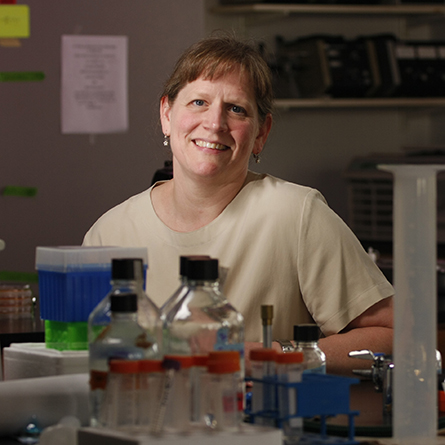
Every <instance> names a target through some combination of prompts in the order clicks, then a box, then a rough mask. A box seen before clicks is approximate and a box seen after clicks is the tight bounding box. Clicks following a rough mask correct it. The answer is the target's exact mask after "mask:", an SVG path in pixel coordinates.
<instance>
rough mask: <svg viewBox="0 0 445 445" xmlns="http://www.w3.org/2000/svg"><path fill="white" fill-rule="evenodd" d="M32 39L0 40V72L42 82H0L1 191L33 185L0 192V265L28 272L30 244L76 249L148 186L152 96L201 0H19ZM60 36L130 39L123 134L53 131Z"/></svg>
mask: <svg viewBox="0 0 445 445" xmlns="http://www.w3.org/2000/svg"><path fill="white" fill-rule="evenodd" d="M17 3H18V4H27V5H29V7H30V10H31V37H30V38H29V39H23V40H22V46H21V47H20V48H5V47H1V46H0V72H3V71H43V72H44V73H45V76H46V78H45V80H44V81H42V82H21V83H19V82H11V83H0V190H1V189H3V188H4V187H5V186H7V185H17V186H29V187H37V189H38V192H37V196H36V197H34V198H20V197H6V196H1V195H0V239H3V240H4V241H5V243H6V249H5V250H3V251H0V271H5V270H6V271H20V272H34V260H35V248H36V246H53V245H79V244H80V243H81V242H82V238H83V235H84V233H85V232H86V230H87V229H88V228H89V227H90V226H91V224H92V223H93V222H94V221H95V220H96V219H97V218H98V217H99V216H100V215H101V214H102V213H103V212H104V211H106V210H107V209H109V208H110V207H112V206H113V205H115V204H117V203H119V202H121V201H122V200H124V199H125V198H127V197H129V196H130V195H133V194H135V193H138V192H139V191H141V190H143V189H145V188H147V187H148V186H149V185H150V183H151V179H152V177H153V174H154V172H155V170H156V169H158V168H160V167H162V165H163V162H164V160H165V159H167V156H168V154H167V153H166V152H165V149H164V148H163V146H162V133H161V130H160V127H159V126H158V94H159V92H160V89H161V86H162V83H163V81H164V80H165V76H166V74H167V73H169V72H170V71H171V68H172V66H173V63H174V61H175V60H176V59H177V57H178V55H179V54H180V53H181V52H182V50H183V49H184V48H185V47H186V46H188V45H189V44H191V43H192V42H194V41H195V40H197V39H198V38H200V37H201V36H202V35H203V32H204V31H203V30H204V25H203V20H204V18H203V14H204V8H203V5H202V0H187V2H186V4H187V7H184V4H185V3H184V2H182V1H180V0H162V1H159V0H131V1H122V0H94V1H91V0H75V1H61V0H45V1H43V2H42V1H41V0H26V1H25V0H18V2H17ZM64 34H84V35H89V34H91V35H127V36H128V37H129V116H130V127H129V131H128V132H125V133H122V134H107V135H97V136H94V137H90V136H89V135H83V134H82V135H62V134H61V133H60V41H61V36H62V35H64Z"/></svg>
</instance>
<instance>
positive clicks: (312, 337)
mask: <svg viewBox="0 0 445 445" xmlns="http://www.w3.org/2000/svg"><path fill="white" fill-rule="evenodd" d="M319 338H320V329H319V328H318V326H317V325H316V324H297V325H295V326H294V340H295V341H296V342H299V341H318V339H319Z"/></svg>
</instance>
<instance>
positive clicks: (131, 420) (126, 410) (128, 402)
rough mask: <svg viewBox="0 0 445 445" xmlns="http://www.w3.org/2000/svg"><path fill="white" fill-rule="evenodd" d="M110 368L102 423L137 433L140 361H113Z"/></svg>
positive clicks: (116, 428) (108, 426)
mask: <svg viewBox="0 0 445 445" xmlns="http://www.w3.org/2000/svg"><path fill="white" fill-rule="evenodd" d="M109 368H110V369H109V374H108V381H107V388H106V391H105V397H104V402H103V405H102V409H101V412H100V415H99V416H100V417H99V420H100V423H101V425H103V426H105V427H107V428H111V429H115V430H123V431H126V432H135V431H136V428H137V425H138V411H139V409H138V408H139V407H138V401H139V400H138V391H139V361H138V360H115V359H112V360H110V362H109Z"/></svg>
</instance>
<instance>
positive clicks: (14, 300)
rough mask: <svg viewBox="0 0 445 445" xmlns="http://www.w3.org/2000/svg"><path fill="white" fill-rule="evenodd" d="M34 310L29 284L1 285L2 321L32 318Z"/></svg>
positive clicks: (0, 306) (0, 316)
mask: <svg viewBox="0 0 445 445" xmlns="http://www.w3.org/2000/svg"><path fill="white" fill-rule="evenodd" d="M33 309H34V308H33V296H32V291H31V289H30V287H29V284H17V283H1V284H0V319H20V318H32V317H33Z"/></svg>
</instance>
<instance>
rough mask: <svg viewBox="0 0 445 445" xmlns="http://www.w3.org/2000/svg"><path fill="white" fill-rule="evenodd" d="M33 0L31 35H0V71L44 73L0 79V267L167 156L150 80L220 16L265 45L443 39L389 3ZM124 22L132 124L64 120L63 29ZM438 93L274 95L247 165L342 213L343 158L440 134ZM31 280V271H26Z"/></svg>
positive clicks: (80, 231) (102, 205) (29, 267)
mask: <svg viewBox="0 0 445 445" xmlns="http://www.w3.org/2000/svg"><path fill="white" fill-rule="evenodd" d="M17 4H26V5H29V7H30V11H31V35H30V37H29V38H27V39H22V40H20V43H21V46H20V47H15V48H11V47H5V46H0V72H9V71H16V72H36V71H37V72H43V73H44V75H45V78H44V80H42V81H33V82H32V81H28V82H0V190H4V189H5V188H7V187H9V186H18V187H31V188H35V190H37V193H36V194H35V196H7V195H5V194H4V193H1V194H0V239H1V240H3V241H4V243H5V248H4V250H2V251H0V273H2V274H3V275H2V276H3V277H5V276H8V273H9V272H13V273H35V249H36V247H37V246H57V245H80V244H81V243H82V239H83V235H84V234H85V232H86V231H87V230H88V228H89V227H90V226H91V225H92V224H93V223H94V221H95V220H96V219H97V218H98V217H99V216H100V215H101V214H103V213H104V212H105V211H106V210H108V209H109V208H111V207H113V206H114V205H116V204H118V203H120V202H122V201H123V200H125V199H126V198H128V197H129V196H131V195H134V194H137V193H139V192H141V191H142V190H144V189H146V188H147V187H149V186H150V184H151V181H152V178H153V175H154V173H155V172H156V171H157V170H158V169H160V168H162V167H163V165H164V161H166V160H168V159H169V158H170V157H169V153H168V150H167V149H166V148H165V147H163V144H162V132H161V129H160V125H159V113H158V109H159V108H158V100H159V92H160V91H161V87H162V84H163V82H164V80H165V79H166V76H167V75H168V74H169V73H170V72H171V69H172V67H173V64H174V62H175V60H176V59H177V57H178V56H179V55H180V54H181V53H182V51H183V50H184V49H185V48H186V47H187V46H189V45H190V44H192V43H193V42H195V41H196V40H198V39H199V38H201V37H204V36H206V35H208V34H209V33H210V32H211V31H212V30H215V29H221V28H223V29H228V30H234V31H236V32H237V33H238V34H239V35H240V36H247V37H249V36H251V37H254V38H256V39H259V40H261V41H263V42H264V43H265V48H266V51H273V48H274V41H275V36H276V35H281V36H283V37H284V38H286V39H294V38H296V37H298V36H303V35H309V34H317V33H331V34H341V35H343V36H345V37H350V38H353V37H355V36H357V35H360V34H377V33H387V32H393V33H396V34H397V35H398V36H399V37H401V38H404V39H441V38H443V39H445V35H444V34H445V31H443V29H444V27H443V19H442V20H429V19H428V20H427V19H426V18H425V17H424V18H422V17H420V18H419V17H415V18H413V17H411V16H404V15H402V16H400V15H390V14H386V15H385V14H377V15H369V14H363V15H361V14H359V15H357V14H355V15H354V14H290V15H284V14H278V15H277V14H232V13H230V14H229V13H223V12H222V11H219V12H214V9H213V8H214V7H215V6H217V5H218V2H217V1H214V0H211V1H209V0H186V1H184V0H162V1H161V0H131V1H126V2H123V1H121V0H95V1H94V2H91V1H90V0H76V1H75V2H70V1H60V0H45V1H39V0H27V1H22V0H18V1H17ZM63 35H98V36H101V35H102V36H128V97H129V129H128V131H125V132H123V133H110V134H62V133H61V104H60V102H61V101H60V93H61V37H62V36H63ZM444 110H445V102H444V103H443V104H442V108H441V107H437V106H434V107H432V108H431V107H430V106H429V105H428V103H427V102H425V101H424V102H422V100H419V101H418V102H417V103H416V104H415V105H413V106H412V107H409V108H406V107H398V106H390V107H387V106H379V107H371V106H361V105H359V104H358V103H357V104H356V105H354V104H352V105H349V106H347V107H335V106H334V107H331V106H320V107H300V108H293V107H288V108H287V107H279V108H277V110H276V113H275V120H274V127H273V130H272V133H271V135H270V138H269V140H268V142H267V145H266V147H265V150H264V151H263V153H262V159H261V163H260V164H255V163H252V166H251V167H252V169H253V170H256V171H259V172H268V173H270V174H272V175H275V176H278V177H281V178H284V179H286V180H289V181H293V182H296V183H300V184H304V185H307V186H311V187H314V188H317V189H319V190H320V191H321V192H322V193H323V195H324V196H325V197H326V199H327V201H328V203H329V205H330V206H331V207H332V208H333V209H334V210H335V211H336V212H337V213H338V214H339V215H340V216H341V217H342V218H343V219H345V220H346V221H347V222H348V219H349V215H348V213H349V211H350V208H349V207H350V206H349V204H348V179H347V177H346V176H345V172H346V171H347V169H348V166H349V165H350V163H351V161H352V160H353V159H354V158H356V157H360V156H368V155H370V154H372V153H383V154H386V155H389V154H394V155H399V154H401V153H403V149H404V147H407V146H410V147H413V146H414V147H430V148H431V147H434V148H437V147H439V148H440V147H442V146H445V125H443V117H444V114H443V113H444ZM34 285H35V283H34Z"/></svg>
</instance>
